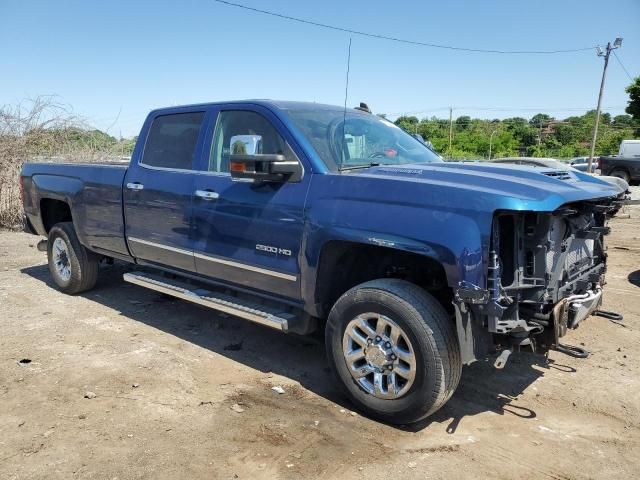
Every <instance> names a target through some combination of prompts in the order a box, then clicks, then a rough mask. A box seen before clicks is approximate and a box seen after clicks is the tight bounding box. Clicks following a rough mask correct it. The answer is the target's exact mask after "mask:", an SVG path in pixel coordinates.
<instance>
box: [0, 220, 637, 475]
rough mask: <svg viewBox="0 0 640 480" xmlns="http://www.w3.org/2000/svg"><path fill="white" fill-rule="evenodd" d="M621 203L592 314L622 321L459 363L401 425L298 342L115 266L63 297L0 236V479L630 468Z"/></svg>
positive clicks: (627, 250)
mask: <svg viewBox="0 0 640 480" xmlns="http://www.w3.org/2000/svg"><path fill="white" fill-rule="evenodd" d="M633 208H634V210H631V212H630V213H631V215H630V218H619V219H616V220H614V221H613V222H612V227H613V233H612V235H611V236H610V237H609V252H610V268H609V272H608V281H609V284H608V286H607V287H606V289H605V308H608V309H611V310H615V311H617V312H620V313H623V314H624V315H625V320H624V323H623V324H622V325H620V324H614V323H612V322H610V321H608V320H605V319H603V318H599V317H592V318H590V319H588V320H587V321H586V323H584V324H583V325H581V326H580V328H579V329H577V330H576V331H572V332H570V334H569V335H568V336H567V337H565V340H566V342H567V343H572V344H575V345H584V346H585V348H587V349H588V350H590V351H591V352H592V354H591V356H590V357H589V358H588V359H583V360H581V359H576V358H571V357H568V356H565V355H562V354H560V353H557V352H552V353H551V355H550V361H549V362H548V363H545V362H544V361H543V359H541V358H538V357H535V356H533V355H522V356H519V357H516V356H512V357H511V359H510V360H509V363H508V364H507V366H506V368H505V370H503V371H496V370H494V369H493V368H492V367H491V366H490V365H489V364H487V363H476V364H474V365H472V366H470V367H466V368H465V370H464V373H463V377H462V382H461V386H460V388H459V389H458V391H457V392H456V394H455V395H454V397H453V398H452V399H451V401H450V402H449V403H448V404H447V405H446V406H445V408H443V409H442V410H441V411H439V412H438V413H437V414H436V415H435V416H434V417H433V418H431V419H429V420H428V421H426V422H424V423H423V424H420V425H418V426H413V427H407V428H396V427H393V426H389V425H385V424H381V423H379V422H376V421H373V420H370V419H367V418H365V417H363V416H361V415H360V414H358V413H355V412H352V410H351V406H350V404H349V403H348V401H347V400H346V399H345V398H344V397H343V396H342V394H341V393H340V391H339V389H338V388H337V386H336V385H335V384H334V383H333V381H332V378H331V375H330V372H329V371H328V369H327V367H326V362H325V359H324V347H323V345H322V343H321V342H319V341H318V340H316V339H314V338H301V337H294V336H286V335H283V334H281V333H278V332H276V331H271V330H269V329H267V328H264V327H261V326H258V325H254V324H251V323H249V322H245V321H243V320H239V319H235V318H232V317H224V316H221V315H217V314H215V313H212V312H211V311H208V310H205V309H203V308H201V307H198V306H195V305H191V304H188V303H185V302H181V301H177V300H175V301H174V300H171V299H168V298H167V297H163V296H161V295H159V294H156V293H154V292H151V291H148V290H145V289H143V288H140V287H136V286H130V285H126V284H124V283H123V281H122V280H121V277H122V273H123V272H124V271H126V270H127V268H129V267H125V266H122V265H120V266H117V265H116V266H113V267H105V268H104V269H103V271H102V275H101V279H100V281H99V284H98V286H97V288H96V289H95V290H93V291H91V292H88V293H87V294H84V295H79V296H75V297H70V296H66V295H63V294H61V293H59V292H58V291H56V290H55V289H54V288H53V287H52V284H51V282H50V280H49V275H48V271H47V267H46V265H45V255H44V254H43V253H40V252H38V251H37V250H36V248H35V246H36V243H37V240H38V238H37V237H34V236H30V235H27V234H23V233H10V232H0V478H2V479H13V478H25V479H26V478H28V479H40V478H43V479H44V478H46V479H57V478H64V479H68V478H96V479H103V478H104V479H130V478H131V479H134V478H149V479H177V478H188V479H205V478H206V479H215V478H222V479H226V478H228V479H233V478H241V479H242V478H245V479H255V478H284V479H287V478H295V479H299V478H325V479H326V478H340V479H360V478H363V479H364V478H394V479H402V478H434V479H437V478H489V477H491V478H497V479H501V478H504V479H507V478H547V477H550V478H554V479H587V478H603V479H604V478H606V479H609V478H638V477H640V375H639V373H640V368H639V363H638V358H640V327H639V326H638V322H639V320H640V242H638V238H639V236H640V207H633ZM623 217H624V216H623ZM272 386H282V387H283V388H284V390H285V393H284V394H278V393H276V392H274V391H273V390H271V387H272ZM89 392H92V393H89ZM93 395H95V396H93ZM85 396H89V397H93V398H85ZM232 407H233V408H232ZM236 410H238V411H236Z"/></svg>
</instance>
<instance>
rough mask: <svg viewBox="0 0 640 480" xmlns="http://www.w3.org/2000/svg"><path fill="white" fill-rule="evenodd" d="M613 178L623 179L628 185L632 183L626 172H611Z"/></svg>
mask: <svg viewBox="0 0 640 480" xmlns="http://www.w3.org/2000/svg"><path fill="white" fill-rule="evenodd" d="M611 176H612V177H618V178H621V179H623V180H624V181H625V182H627V183H629V182H630V181H631V177H630V176H629V174H628V173H627V172H625V171H624V170H614V171H613V172H611Z"/></svg>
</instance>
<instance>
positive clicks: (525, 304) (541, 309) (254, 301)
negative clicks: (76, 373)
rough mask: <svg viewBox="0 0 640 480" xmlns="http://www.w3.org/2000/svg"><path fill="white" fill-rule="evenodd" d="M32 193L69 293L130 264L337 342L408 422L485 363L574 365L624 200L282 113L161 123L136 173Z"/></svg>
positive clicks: (224, 307) (370, 121) (593, 187)
mask: <svg viewBox="0 0 640 480" xmlns="http://www.w3.org/2000/svg"><path fill="white" fill-rule="evenodd" d="M363 110H365V111H363ZM21 186H22V191H23V202H24V210H25V216H26V218H25V222H26V226H27V228H28V229H29V231H31V232H32V233H34V234H37V235H41V236H46V237H47V242H46V249H47V255H48V261H49V269H50V272H51V275H52V278H53V280H54V282H55V284H56V285H57V286H58V288H59V289H60V290H61V291H62V292H65V293H68V294H77V293H80V292H82V291H85V290H88V289H90V288H92V287H93V286H94V285H95V283H96V279H97V277H98V274H99V269H100V263H101V262H102V261H108V262H111V261H113V260H118V261H124V262H129V263H131V264H134V265H135V267H134V268H132V269H131V270H130V271H129V273H126V274H125V275H124V280H125V281H127V282H131V283H134V284H136V285H139V286H141V287H145V288H149V289H153V290H156V291H158V292H162V293H164V294H168V295H173V296H175V297H179V298H182V299H184V300H187V301H190V302H195V303H197V304H200V305H202V306H205V307H208V308H211V309H214V310H218V311H223V312H226V313H229V314H232V315H235V316H238V317H241V318H244V319H247V320H250V321H254V322H257V323H260V324H263V325H265V326H268V327H272V328H276V329H279V330H282V331H284V332H292V333H296V334H309V333H312V332H314V331H316V330H319V331H324V336H325V341H326V350H327V356H328V359H329V362H330V364H331V367H332V370H333V371H334V372H335V374H336V377H337V379H338V380H339V382H340V383H341V384H342V385H343V386H344V389H345V391H346V392H347V393H348V395H349V396H350V398H351V399H352V400H353V402H354V403H355V404H356V405H357V406H358V407H359V408H360V409H361V410H363V411H364V412H366V413H367V414H369V415H371V416H374V417H377V418H380V419H383V420H385V421H388V422H392V423H409V422H414V421H417V420H420V419H422V418H425V417H426V416H428V415H430V414H432V413H433V412H435V411H436V410H437V409H438V408H440V407H441V406H442V405H443V404H444V403H445V402H446V401H447V400H448V399H449V398H450V397H451V395H452V394H453V392H454V391H455V389H456V387H457V385H458V382H459V380H460V376H461V370H462V366H463V365H465V364H469V363H471V362H473V361H475V360H487V359H489V358H494V357H492V355H494V354H496V353H499V355H498V357H497V360H496V361H495V364H496V366H497V367H501V366H503V365H504V363H505V361H506V359H507V357H508V355H509V354H510V353H511V352H515V351H519V350H520V349H523V348H524V349H528V350H534V351H536V352H540V353H545V352H546V351H548V350H549V349H554V348H558V349H559V347H560V346H561V344H560V341H559V339H560V338H561V337H562V336H563V335H565V333H566V332H567V329H571V328H575V327H577V326H578V324H579V323H580V322H581V321H582V320H583V319H585V318H586V317H587V316H589V315H590V314H591V313H592V312H593V311H594V310H595V309H596V308H597V307H598V306H599V305H600V303H601V301H602V287H603V285H604V273H605V268H606V250H605V246H604V236H605V235H606V234H607V232H608V227H607V226H606V222H607V219H608V215H609V214H610V212H611V211H613V210H614V209H615V208H616V207H617V205H616V197H617V196H618V193H619V192H618V191H617V190H616V189H615V188H614V187H612V186H611V185H609V184H607V183H605V182H602V181H600V180H598V179H597V178H595V177H593V176H590V175H586V174H582V173H580V172H576V171H572V172H568V171H565V170H562V171H555V170H553V169H534V168H529V167H517V166H515V167H514V166H509V165H498V164H486V163H476V164H462V163H452V162H443V161H442V159H441V158H440V157H439V156H438V155H437V154H435V153H434V152H433V151H432V150H430V149H429V148H427V147H426V146H425V145H424V144H423V143H421V142H420V141H418V140H416V139H415V138H413V137H412V136H411V135H409V134H407V133H405V132H404V131H402V130H401V129H400V128H398V127H396V126H395V125H394V124H392V123H390V122H388V121H386V120H384V119H382V118H380V117H377V116H375V115H372V114H371V113H368V111H366V109H348V110H345V109H343V108H340V107H333V106H327V105H319V104H315V103H298V102H275V101H262V100H260V101H240V102H224V103H210V104H201V105H191V106H182V107H171V108H164V109H159V110H154V111H152V112H151V113H150V114H149V116H148V118H147V119H146V121H145V123H144V126H143V128H142V131H141V133H140V136H139V138H138V142H137V145H136V147H135V150H134V152H133V156H132V159H131V162H130V165H128V166H125V165H119V164H109V163H104V164H96V163H87V164H77V163H73V164H47V163H28V164H25V165H24V168H23V170H22V175H21Z"/></svg>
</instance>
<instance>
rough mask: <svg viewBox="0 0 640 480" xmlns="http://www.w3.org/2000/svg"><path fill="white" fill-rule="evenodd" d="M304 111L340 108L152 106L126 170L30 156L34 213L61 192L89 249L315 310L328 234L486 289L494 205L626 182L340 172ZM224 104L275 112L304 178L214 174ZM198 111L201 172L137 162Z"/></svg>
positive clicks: (540, 202) (503, 169)
mask: <svg viewBox="0 0 640 480" xmlns="http://www.w3.org/2000/svg"><path fill="white" fill-rule="evenodd" d="M296 108H305V109H310V108H318V109H322V108H333V109H335V108H336V107H328V106H323V105H316V104H306V103H293V102H270V101H244V102H226V103H211V104H202V105H194V106H186V107H175V108H168V109H161V110H155V111H153V112H151V114H150V115H149V117H148V118H147V121H146V122H145V124H144V126H143V128H142V131H141V134H140V136H139V140H138V144H137V145H136V148H135V150H134V153H133V156H132V160H131V163H130V166H129V168H128V169H127V168H126V167H124V166H113V165H92V164H87V165H76V164H68V165H59V164H26V165H25V166H24V168H23V172H22V181H23V185H24V188H25V198H24V206H25V212H26V215H27V217H28V219H29V221H30V222H31V224H32V225H33V226H34V227H35V229H36V231H37V232H38V233H39V234H43V235H44V234H45V233H46V232H45V228H44V225H43V222H42V218H41V214H40V202H41V200H42V199H55V200H60V201H64V202H66V203H67V204H68V205H69V206H70V209H71V213H72V217H73V222H74V225H75V228H76V231H77V232H78V236H79V238H80V241H81V242H82V243H83V245H85V246H86V247H88V248H89V249H92V250H95V251H98V252H100V253H103V254H108V253H109V252H113V253H114V255H115V254H117V256H118V257H119V258H122V257H128V258H129V259H130V260H131V261H136V260H141V261H145V262H152V263H155V264H158V265H162V266H166V267H171V268H175V269H180V270H184V271H186V272H191V273H194V274H196V275H201V276H203V277H206V278H210V279H214V280H216V281H221V282H227V283H229V284H230V285H232V286H233V285H237V286H242V287H244V288H249V289H253V290H255V291H259V292H261V293H263V294H268V295H272V296H274V297H279V298H281V299H285V300H288V301H293V302H297V303H299V304H300V305H301V306H302V307H303V308H305V310H306V311H307V312H309V313H310V314H316V313H317V310H316V308H317V307H316V305H315V291H316V279H317V274H318V268H319V262H320V258H321V253H322V249H323V248H324V247H325V246H326V245H327V244H328V243H329V242H332V241H348V242H354V243H360V244H368V245H384V246H387V247H389V248H394V249H398V250H402V251H407V252H412V253H416V254H419V255H424V256H428V257H430V258H432V259H434V260H435V261H437V262H439V263H440V264H442V266H443V268H444V271H445V273H446V276H447V282H448V284H449V285H450V286H451V287H457V285H458V284H459V282H461V281H467V282H470V283H472V284H474V285H479V286H482V287H485V286H486V283H487V278H486V275H487V273H486V272H487V262H488V248H489V238H490V234H491V228H492V222H493V217H494V214H495V212H497V211H501V210H516V211H536V212H552V211H554V210H556V209H558V208H559V207H561V206H562V205H565V204H569V203H572V202H577V201H581V200H588V199H599V198H610V197H615V196H616V195H617V193H618V192H617V191H616V190H615V189H614V188H613V187H611V186H610V185H609V184H607V183H605V182H602V181H600V180H598V179H597V178H596V177H593V176H590V175H587V174H582V173H580V172H572V173H571V175H572V177H571V178H570V179H569V180H566V179H565V180H559V179H556V178H552V177H549V176H546V175H545V172H546V171H545V170H544V169H540V168H536V169H534V168H530V167H518V166H513V165H500V164H482V163H480V164H469V163H465V164H462V163H453V162H451V163H450V162H443V163H430V164H415V165H402V166H393V167H392V166H377V167H371V168H365V169H360V170H352V171H345V172H338V171H334V170H331V169H330V168H329V167H328V166H327V165H325V164H324V163H323V162H322V160H321V159H320V157H319V156H318V155H317V153H316V152H315V151H314V149H313V148H312V146H311V144H310V142H309V141H308V140H307V139H306V138H305V137H304V135H303V134H302V133H301V132H300V131H299V130H298V129H297V128H296V126H295V125H294V124H292V122H291V120H290V117H289V116H288V114H287V111H289V110H291V109H296ZM222 110H249V111H254V112H257V113H259V114H260V115H262V116H264V117H265V118H267V119H268V120H269V121H270V122H271V124H272V125H274V127H275V128H276V129H277V130H278V132H279V133H280V135H282V137H283V138H285V140H286V141H287V143H289V145H290V146H291V148H292V150H293V151H294V152H295V154H296V155H297V156H298V158H299V159H300V162H301V163H302V165H303V168H304V175H303V178H302V180H301V181H300V182H296V183H272V184H253V183H249V182H237V181H233V180H232V179H231V177H230V176H229V175H228V174H224V173H217V174H216V173H210V172H206V171H205V170H206V166H207V165H208V158H209V157H208V155H209V152H210V151H211V142H212V137H213V132H214V129H215V125H216V119H217V115H218V114H219V112H220V111H222ZM192 111H204V112H206V116H205V121H204V123H203V126H202V129H201V132H200V136H199V139H198V146H197V149H196V155H195V157H194V164H193V170H191V171H179V172H178V171H170V170H161V169H158V170H156V169H150V168H148V167H145V166H144V165H140V158H141V156H142V152H143V148H144V142H145V139H146V136H147V133H148V130H149V127H150V125H151V122H152V121H153V119H154V118H155V117H156V116H158V115H160V114H163V115H164V114H169V113H180V112H192ZM130 182H138V183H141V184H144V189H143V190H140V191H135V190H130V189H127V188H126V187H125V185H126V184H127V183H130ZM196 190H210V191H214V192H216V193H218V194H219V198H218V199H217V200H215V201H208V200H203V199H202V198H199V197H197V196H195V195H194V192H195V191H196ZM132 238H133V239H137V240H138V243H136V241H132V240H131V239H132ZM140 240H142V241H144V242H150V243H151V244H153V245H149V244H145V243H139V241H140ZM154 245H155V246H154ZM256 246H258V248H256ZM262 246H267V247H270V248H273V247H275V249H276V251H275V252H273V251H269V250H268V249H267V250H265V249H263V248H261V247H262ZM287 252H288V254H287Z"/></svg>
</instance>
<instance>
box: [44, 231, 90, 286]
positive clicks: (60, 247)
mask: <svg viewBox="0 0 640 480" xmlns="http://www.w3.org/2000/svg"><path fill="white" fill-rule="evenodd" d="M47 260H48V262H49V272H50V273H51V276H52V277H53V281H54V282H55V284H56V285H57V287H58V289H60V290H61V291H63V292H64V293H68V294H71V295H73V294H76V293H80V292H84V291H86V290H90V289H91V288H93V286H94V285H95V284H96V280H97V279H98V267H99V263H100V261H99V257H98V256H97V255H96V254H95V253H93V252H91V251H89V250H87V249H86V248H84V247H83V246H82V245H81V244H80V241H79V240H78V236H77V235H76V232H75V230H74V228H73V223H71V222H61V223H56V224H55V225H54V226H53V227H51V230H49V242H48V244H47Z"/></svg>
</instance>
